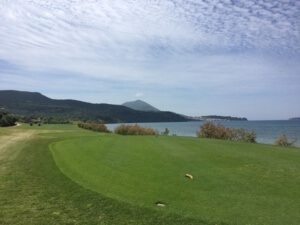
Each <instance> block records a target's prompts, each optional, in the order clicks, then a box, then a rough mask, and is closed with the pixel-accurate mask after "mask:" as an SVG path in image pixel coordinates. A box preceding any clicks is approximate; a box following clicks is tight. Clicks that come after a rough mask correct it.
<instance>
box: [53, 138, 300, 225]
mask: <svg viewBox="0 0 300 225" xmlns="http://www.w3.org/2000/svg"><path fill="white" fill-rule="evenodd" d="M100 139H101V140H100ZM50 148H51V150H52V153H53V154H54V158H55V161H56V163H57V165H58V166H59V168H60V169H61V171H62V172H63V173H64V174H66V175H67V176H68V177H70V178H71V179H72V180H74V181H75V182H76V183H78V184H80V185H82V186H83V187H86V188H88V189H91V190H93V191H95V192H98V193H101V194H103V195H104V196H108V197H110V198H112V199H116V200H118V201H120V202H125V203H128V204H131V205H136V206H139V207H144V208H149V209H153V210H155V209H157V206H156V205H155V202H157V201H161V202H164V203H165V204H166V207H165V208H163V209H161V208H159V209H157V210H159V211H165V212H170V213H174V214H178V215H181V216H184V217H188V218H193V219H199V220H204V221H210V222H213V223H215V222H216V223H226V224H227V223H228V224H299V221H300V218H299V214H298V213H297V212H298V211H299V209H300V208H299V199H300V195H299V190H298V188H299V186H300V180H299V177H300V173H299V171H300V168H299V156H300V155H299V153H300V152H299V149H297V148H280V147H275V146H270V145H260V144H246V143H236V142H228V141H218V140H205V139H197V138H186V137H162V136H160V137H144V136H143V137H142V136H116V135H105V136H101V137H100V136H97V137H81V138H76V139H70V140H64V141H61V142H56V143H53V144H51V146H50ZM186 173H190V174H192V175H193V176H194V179H193V180H189V179H187V178H185V176H184V175H185V174H186Z"/></svg>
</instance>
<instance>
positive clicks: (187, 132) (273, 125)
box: [106, 120, 300, 147]
mask: <svg viewBox="0 0 300 225" xmlns="http://www.w3.org/2000/svg"><path fill="white" fill-rule="evenodd" d="M203 123H204V122H203V121H190V122H166V123H137V124H139V125H141V126H143V127H150V128H154V129H157V130H158V131H159V132H162V131H164V130H165V129H166V128H168V129H169V130H170V134H169V135H177V136H191V137H196V132H197V131H198V130H199V127H200V126H201V125H202V124H203ZM214 123H215V124H221V125H223V126H224V127H229V128H236V129H239V128H243V129H245V130H248V131H254V132H255V133H256V135H257V138H256V141H257V142H258V143H264V144H274V143H275V140H276V139H277V138H278V137H279V136H280V135H281V134H283V133H285V134H286V136H287V137H288V139H289V140H295V139H296V140H297V141H296V143H295V145H296V146H298V147H300V121H292V120H273V121H271V120H266V121H218V122H214ZM127 124H128V123H127ZM134 124H136V123H134ZM106 125H107V127H108V129H109V130H111V131H113V130H114V128H115V127H116V126H118V125H120V124H106Z"/></svg>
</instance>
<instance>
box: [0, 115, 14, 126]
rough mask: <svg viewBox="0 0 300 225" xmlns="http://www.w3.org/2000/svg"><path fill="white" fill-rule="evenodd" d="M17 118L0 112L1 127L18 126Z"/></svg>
mask: <svg viewBox="0 0 300 225" xmlns="http://www.w3.org/2000/svg"><path fill="white" fill-rule="evenodd" d="M16 121H17V118H16V117H14V116H12V115H9V114H7V113H5V112H0V127H8V126H14V125H16V124H15V123H16Z"/></svg>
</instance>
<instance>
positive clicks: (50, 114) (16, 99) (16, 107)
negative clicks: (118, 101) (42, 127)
mask: <svg viewBox="0 0 300 225" xmlns="http://www.w3.org/2000/svg"><path fill="white" fill-rule="evenodd" d="M0 109H1V110H2V111H6V112H10V113H13V114H15V115H21V116H26V117H43V118H55V119H61V120H93V121H95V120H98V121H102V122H105V123H135V122H182V121H187V119H186V118H184V117H182V116H180V115H178V114H176V113H173V112H161V111H158V112H150V111H148V112H145V111H138V110H134V109H131V108H128V107H126V106H122V105H112V104H103V103H102V104H92V103H88V102H82V101H77V100H55V99H51V98H48V97H46V96H44V95H42V94H41V93H38V92H25V91H13V90H5V91H0Z"/></svg>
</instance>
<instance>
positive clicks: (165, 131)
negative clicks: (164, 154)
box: [161, 128, 170, 136]
mask: <svg viewBox="0 0 300 225" xmlns="http://www.w3.org/2000/svg"><path fill="white" fill-rule="evenodd" d="M169 133H170V131H169V129H168V128H166V129H165V130H164V131H163V132H161V135H164V136H168V135H169Z"/></svg>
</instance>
